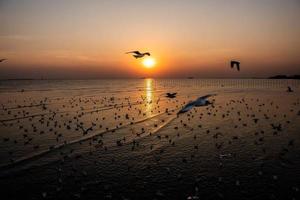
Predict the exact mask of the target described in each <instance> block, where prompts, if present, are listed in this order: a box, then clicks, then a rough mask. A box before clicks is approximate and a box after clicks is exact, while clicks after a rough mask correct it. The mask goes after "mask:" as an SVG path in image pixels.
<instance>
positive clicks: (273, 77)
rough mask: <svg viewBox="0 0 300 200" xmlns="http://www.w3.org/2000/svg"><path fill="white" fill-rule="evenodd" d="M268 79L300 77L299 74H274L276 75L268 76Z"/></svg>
mask: <svg viewBox="0 0 300 200" xmlns="http://www.w3.org/2000/svg"><path fill="white" fill-rule="evenodd" d="M269 79H300V75H292V76H287V75H276V76H271V77H269Z"/></svg>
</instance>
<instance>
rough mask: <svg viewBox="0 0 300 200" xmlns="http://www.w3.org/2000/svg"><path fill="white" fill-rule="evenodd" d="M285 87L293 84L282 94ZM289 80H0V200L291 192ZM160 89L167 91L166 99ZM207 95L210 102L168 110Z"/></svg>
mask: <svg viewBox="0 0 300 200" xmlns="http://www.w3.org/2000/svg"><path fill="white" fill-rule="evenodd" d="M287 85H292V88H293V89H294V92H292V93H288V92H286V87H287ZM299 86H300V84H299V81H296V80H294V81H293V80H197V79H195V80H152V79H140V80H101V81H11V82H10V81H6V82H1V85H0V97H1V98H0V104H1V108H0V109H1V111H0V122H1V123H0V130H1V131H0V132H1V135H0V137H1V138H0V139H1V141H0V158H1V159H0V168H1V172H0V177H1V179H0V188H1V193H2V196H4V197H6V199H20V197H22V199H70V198H71V199H142V198H143V199H228V198H229V199H293V198H295V199H298V198H299V192H300V191H299V188H300V185H299V183H300V145H299V143H300V135H299V130H300V93H299V91H300V88H299ZM166 92H177V93H178V95H177V97H176V98H174V99H169V98H166V97H165V93H166ZM206 94H217V95H216V96H214V97H211V98H210V99H209V100H210V101H211V102H213V104H212V105H209V106H203V107H196V108H194V109H192V110H191V111H189V112H187V113H183V114H181V115H177V114H176V113H177V112H178V111H179V110H180V109H181V108H182V107H183V106H184V105H185V104H186V103H188V102H189V101H191V100H194V99H196V98H197V97H199V96H203V95H206Z"/></svg>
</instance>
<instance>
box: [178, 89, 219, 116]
mask: <svg viewBox="0 0 300 200" xmlns="http://www.w3.org/2000/svg"><path fill="white" fill-rule="evenodd" d="M215 95H216V94H208V95H205V96H202V97H199V98H198V99H197V100H195V101H192V102H190V103H188V104H186V105H185V106H184V107H183V108H182V109H181V110H180V111H179V112H178V113H177V114H181V113H185V112H187V111H189V110H191V109H192V108H193V107H199V106H207V105H209V104H212V103H211V102H209V101H208V100H207V98H209V97H212V96H215Z"/></svg>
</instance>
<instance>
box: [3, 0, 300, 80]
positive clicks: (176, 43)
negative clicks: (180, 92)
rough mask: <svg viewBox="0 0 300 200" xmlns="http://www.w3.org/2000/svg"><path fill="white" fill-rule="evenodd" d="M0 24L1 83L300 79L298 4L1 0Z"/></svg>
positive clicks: (288, 0)
mask: <svg viewBox="0 0 300 200" xmlns="http://www.w3.org/2000/svg"><path fill="white" fill-rule="evenodd" d="M0 24H1V29H0V58H7V59H8V60H6V61H4V62H1V63H0V79H11V78H59V79H63V78H68V79H69V78H76V79H77V78H80V79H81V78H82V79H85V78H123V77H124V78H126V77H132V78H139V77H154V78H155V77H161V78H163V77H166V78H169V77H170V78H171V77H187V76H195V77H200V78H211V77H224V78H227V77H237V78H238V77H266V76H271V75H277V74H299V73H300V0H184V1H183V0H22V1H20V0H0ZM132 50H140V51H142V52H144V51H149V52H151V57H152V58H154V59H155V60H156V66H155V67H153V68H151V69H147V68H145V67H143V65H142V64H141V63H142V62H141V59H135V58H133V57H132V56H130V55H128V54H125V52H127V51H132ZM230 60H239V61H240V62H241V71H240V72H237V71H236V70H233V69H231V68H230V66H229V62H230Z"/></svg>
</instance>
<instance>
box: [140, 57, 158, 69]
mask: <svg viewBox="0 0 300 200" xmlns="http://www.w3.org/2000/svg"><path fill="white" fill-rule="evenodd" d="M155 64H156V62H155V59H154V58H145V59H144V60H143V65H144V67H146V68H153V67H154V66H155Z"/></svg>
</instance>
